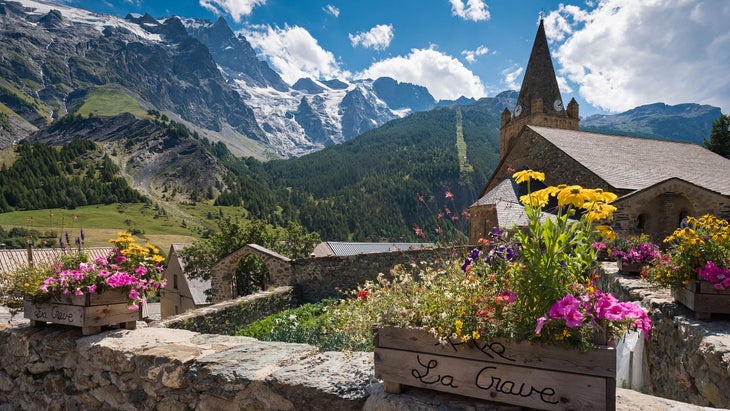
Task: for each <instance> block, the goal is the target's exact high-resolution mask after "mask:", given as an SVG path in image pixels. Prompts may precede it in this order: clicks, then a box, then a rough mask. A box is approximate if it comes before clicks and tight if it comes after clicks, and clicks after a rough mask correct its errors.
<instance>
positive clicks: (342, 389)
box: [0, 263, 730, 411]
mask: <svg viewBox="0 0 730 411" xmlns="http://www.w3.org/2000/svg"><path fill="white" fill-rule="evenodd" d="M603 267H604V268H605V269H606V270H607V271H608V272H607V273H605V274H604V275H603V276H602V280H601V281H602V284H600V286H601V288H602V289H604V290H607V291H611V292H613V293H614V294H616V295H617V296H619V297H621V298H622V299H624V300H632V301H640V302H642V304H644V305H645V306H646V307H648V309H649V313H650V315H651V317H652V321H653V325H654V330H653V331H652V334H651V340H650V343H649V344H647V345H646V346H647V351H646V356H647V358H648V363H649V370H650V372H651V376H650V378H649V381H648V384H646V386H645V388H644V390H645V391H646V393H639V392H636V391H631V390H626V389H621V388H618V389H617V396H616V401H617V410H619V411H629V410H632V411H633V410H670V409H674V410H687V411H690V410H709V409H710V408H706V406H713V407H722V408H730V392H728V390H727V387H730V321H728V319H727V318H717V319H714V320H713V321H697V320H694V319H693V316H692V313H691V312H689V311H688V310H687V309H684V308H682V307H681V306H678V305H677V304H675V303H674V302H673V300H672V299H671V297H670V295H669V293H668V291H667V290H664V289H659V290H656V289H652V288H651V287H649V286H648V285H647V284H646V283H645V282H643V281H642V280H640V279H631V278H626V277H623V276H619V275H618V274H617V273H616V271H617V270H616V265H615V263H604V264H603ZM281 294H282V295H283V294H285V293H284V292H283V291H282V293H281ZM208 309H209V307H206V308H204V309H201V310H203V311H205V310H208ZM206 312H207V311H206ZM214 315H219V314H218V313H217V314H214ZM0 319H2V316H0ZM188 323H189V324H191V323H192V322H188ZM138 326H139V327H140V328H138V329H136V330H106V331H103V332H102V333H100V334H97V335H92V336H87V337H83V336H82V335H81V332H80V330H79V329H78V328H74V327H68V326H55V325H48V326H43V327H28V326H27V322H26V324H17V323H16V324H14V325H12V326H10V327H6V328H3V327H2V326H0V347H2V355H0V411H10V410H16V409H18V410H20V409H25V410H36V409H46V410H62V409H80V410H91V409H103V410H106V409H112V410H148V409H157V410H161V411H165V410H181V409H190V410H323V409H333V410H334V409H336V410H356V409H363V410H368V411H376V410H377V411H386V410H403V411H408V410H421V411H435V410H474V409H484V410H487V409H488V410H496V411H506V410H512V411H514V409H515V407H507V406H499V405H495V404H492V403H488V402H483V401H476V400H473V399H465V398H463V397H458V396H454V395H447V394H442V393H434V392H430V391H425V390H420V389H407V391H406V392H405V393H403V394H400V395H396V394H387V393H384V392H383V388H382V384H381V383H380V382H379V381H376V380H375V379H374V377H373V363H372V359H373V354H372V353H361V352H349V353H335V352H319V351H318V350H317V349H316V348H315V347H312V346H309V345H305V344H285V343H275V342H261V341H258V340H255V339H252V338H247V337H234V336H225V335H214V334H207V333H203V334H201V333H197V332H192V331H187V330H178V329H169V328H161V327H146V326H145V324H144V323H143V322H138ZM648 394H653V395H648ZM658 396H661V397H668V398H670V399H664V398H660V397H658ZM676 400H681V401H684V402H677V401H676ZM689 402H691V403H694V404H698V405H690V404H688V403H689Z"/></svg>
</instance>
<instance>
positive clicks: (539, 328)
mask: <svg viewBox="0 0 730 411" xmlns="http://www.w3.org/2000/svg"><path fill="white" fill-rule="evenodd" d="M547 320H548V318H547V317H540V318H538V319H537V327H535V334H540V331H542V327H543V326H544V325H545V323H546V322H547Z"/></svg>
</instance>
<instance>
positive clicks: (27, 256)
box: [0, 247, 112, 272]
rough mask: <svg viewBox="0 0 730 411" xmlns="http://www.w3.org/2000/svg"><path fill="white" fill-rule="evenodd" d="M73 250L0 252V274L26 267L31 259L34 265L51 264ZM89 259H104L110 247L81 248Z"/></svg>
mask: <svg viewBox="0 0 730 411" xmlns="http://www.w3.org/2000/svg"><path fill="white" fill-rule="evenodd" d="M75 250H76V249H75V248H71V249H69V248H64V249H61V248H31V249H30V250H28V249H26V248H19V249H8V250H0V272H11V271H14V270H16V269H18V268H20V267H23V266H27V265H28V264H29V263H30V261H31V258H32V261H33V263H36V264H51V263H54V262H56V261H58V259H59V258H61V257H62V256H64V255H65V254H67V253H72V252H74V251H75ZM83 251H84V252H86V253H87V254H88V256H89V258H91V259H94V258H97V257H106V256H107V255H108V254H109V253H110V252H111V251H112V247H86V248H83Z"/></svg>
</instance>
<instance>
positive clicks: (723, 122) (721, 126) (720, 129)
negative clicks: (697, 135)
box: [705, 114, 730, 159]
mask: <svg viewBox="0 0 730 411" xmlns="http://www.w3.org/2000/svg"><path fill="white" fill-rule="evenodd" d="M705 148H706V149H708V150H710V151H712V152H714V153H717V154H719V155H721V156H723V157H725V158H727V159H730V116H728V115H727V114H720V117H718V118H717V120H715V121H713V122H712V130H711V131H710V139H709V140H707V139H705Z"/></svg>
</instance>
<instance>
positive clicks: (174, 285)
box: [172, 274, 177, 290]
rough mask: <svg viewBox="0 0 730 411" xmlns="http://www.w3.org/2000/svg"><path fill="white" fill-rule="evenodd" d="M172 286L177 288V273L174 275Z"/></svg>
mask: <svg viewBox="0 0 730 411" xmlns="http://www.w3.org/2000/svg"><path fill="white" fill-rule="evenodd" d="M172 288H174V289H176V290H177V274H175V275H173V276H172Z"/></svg>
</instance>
